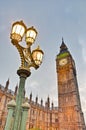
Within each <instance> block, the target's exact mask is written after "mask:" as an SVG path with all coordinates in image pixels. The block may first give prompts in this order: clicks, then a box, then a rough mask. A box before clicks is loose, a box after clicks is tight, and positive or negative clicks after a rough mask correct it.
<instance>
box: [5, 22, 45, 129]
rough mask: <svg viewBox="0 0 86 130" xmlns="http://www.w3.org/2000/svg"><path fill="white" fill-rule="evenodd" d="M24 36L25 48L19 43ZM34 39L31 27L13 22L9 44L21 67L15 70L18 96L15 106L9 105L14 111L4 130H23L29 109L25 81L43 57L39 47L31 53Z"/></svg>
mask: <svg viewBox="0 0 86 130" xmlns="http://www.w3.org/2000/svg"><path fill="white" fill-rule="evenodd" d="M24 36H25V41H26V47H23V46H21V45H20V43H19V42H20V41H22V38H23V37H24ZM36 37H37V31H36V29H35V28H34V27H33V26H32V27H30V28H28V29H27V27H26V25H25V24H24V23H23V21H20V22H15V23H14V24H13V25H12V30H11V35H10V38H11V43H12V44H13V45H14V46H15V47H16V48H17V50H18V52H19V54H20V58H21V66H20V67H19V69H18V70H17V74H18V75H19V77H20V83H19V90H18V94H17V96H16V103H15V104H16V105H15V106H13V105H11V103H10V106H13V107H11V108H13V109H14V107H15V109H14V111H13V114H12V111H11V114H9V115H11V116H10V119H9V117H7V122H6V126H5V130H25V125H26V118H27V112H28V109H29V105H28V103H27V102H26V103H24V90H25V80H26V78H27V77H29V76H30V74H31V72H30V68H31V67H34V68H35V69H38V68H39V66H40V65H41V63H42V59H43V55H44V53H43V51H42V50H41V49H40V47H39V46H38V47H37V48H36V49H35V50H33V51H31V45H32V44H33V43H34V42H35V39H36ZM26 104H27V105H26ZM8 113H9V112H8ZM9 115H8V116H9ZM11 118H12V119H13V122H12V124H11V125H9V124H10V123H9V124H8V120H9V122H11Z"/></svg>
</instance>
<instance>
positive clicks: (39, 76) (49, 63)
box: [0, 0, 86, 118]
mask: <svg viewBox="0 0 86 130" xmlns="http://www.w3.org/2000/svg"><path fill="white" fill-rule="evenodd" d="M20 20H23V21H24V23H25V24H26V25H27V27H30V26H32V25H33V26H35V28H36V29H37V31H38V37H37V39H36V42H35V44H34V45H33V47H32V48H33V49H34V48H35V47H36V46H37V45H38V44H40V46H41V48H42V49H43V51H44V53H45V56H44V60H43V64H42V65H41V66H40V68H39V69H38V70H34V69H32V74H31V76H30V77H29V78H28V79H27V81H26V87H25V88H26V95H29V94H30V93H31V92H32V93H33V100H34V98H35V96H37V95H39V102H40V100H41V98H43V99H44V101H46V98H47V96H48V95H49V96H50V99H51V101H52V100H53V102H54V103H55V104H56V105H57V98H58V95H57V81H56V80H57V75H56V66H55V65H56V64H55V58H56V55H57V54H58V52H59V47H60V45H61V40H62V37H63V38H64V41H65V43H66V45H67V46H68V48H69V51H70V52H71V54H72V56H73V58H74V60H75V63H76V68H77V78H78V84H79V91H80V97H81V102H82V109H83V112H84V114H85V118H86V101H85V100H86V93H85V92H86V80H85V77H86V0H72V1H71V0H43V1H42V0H15V1H13V0H7V1H5V0H1V1H0V42H1V44H0V61H1V62H0V84H2V85H5V83H6V81H7V79H8V78H9V79H10V85H9V89H12V90H14V89H15V86H16V84H18V83H19V77H18V76H17V74H16V71H17V69H18V68H19V66H20V57H19V54H18V52H17V50H16V48H15V47H14V46H13V45H12V44H11V42H10V30H11V25H12V23H13V22H15V21H20ZM23 41H24V39H23Z"/></svg>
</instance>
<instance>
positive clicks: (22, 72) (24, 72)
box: [17, 68, 31, 78]
mask: <svg viewBox="0 0 86 130" xmlns="http://www.w3.org/2000/svg"><path fill="white" fill-rule="evenodd" d="M17 74H18V75H19V76H20V77H24V78H27V77H29V76H30V74H31V72H30V71H29V70H26V69H23V68H19V69H18V70H17Z"/></svg>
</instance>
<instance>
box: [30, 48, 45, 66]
mask: <svg viewBox="0 0 86 130" xmlns="http://www.w3.org/2000/svg"><path fill="white" fill-rule="evenodd" d="M43 55H44V52H43V51H42V50H41V49H40V47H39V46H38V47H37V49H35V50H33V52H32V58H33V60H34V62H35V64H36V65H37V66H40V65H41V63H42V60H43Z"/></svg>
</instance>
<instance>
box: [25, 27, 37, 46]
mask: <svg viewBox="0 0 86 130" xmlns="http://www.w3.org/2000/svg"><path fill="white" fill-rule="evenodd" d="M36 36H37V31H36V29H35V28H34V27H33V26H32V27H30V28H28V29H27V31H26V37H25V40H26V43H27V45H28V46H31V45H32V44H33V43H34V41H35V39H36Z"/></svg>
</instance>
